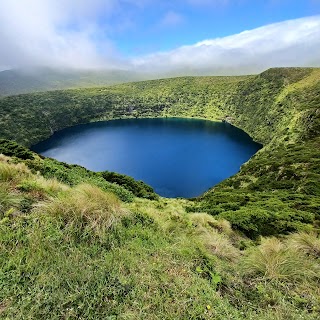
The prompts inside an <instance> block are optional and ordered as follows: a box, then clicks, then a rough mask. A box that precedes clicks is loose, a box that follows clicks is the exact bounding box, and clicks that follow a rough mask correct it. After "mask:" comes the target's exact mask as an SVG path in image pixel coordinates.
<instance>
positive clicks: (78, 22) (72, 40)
mask: <svg viewBox="0 0 320 320" xmlns="http://www.w3.org/2000/svg"><path fill="white" fill-rule="evenodd" d="M126 1H127V2H132V3H134V2H135V1H134V0H126ZM141 1H143V0H140V2H141ZM140 2H139V1H138V4H140ZM120 5H121V1H120V0H90V2H88V1H86V0H1V2H0V41H1V50H0V64H1V65H8V66H11V67H26V66H34V65H40V66H41V65H46V66H52V67H59V66H67V67H83V68H97V67H102V66H103V67H108V66H117V65H119V64H121V62H120V59H119V58H118V56H119V54H117V52H116V50H115V48H114V47H113V44H112V42H111V41H108V33H109V32H111V26H109V25H108V24H107V23H105V27H104V29H101V26H98V25H97V24H96V20H97V19H99V18H100V17H104V18H108V16H111V15H112V14H113V13H114V12H116V11H117V10H119V7H120ZM98 37H101V38H103V42H102V41H101V42H99V43H97V41H96V39H97V38H98Z"/></svg>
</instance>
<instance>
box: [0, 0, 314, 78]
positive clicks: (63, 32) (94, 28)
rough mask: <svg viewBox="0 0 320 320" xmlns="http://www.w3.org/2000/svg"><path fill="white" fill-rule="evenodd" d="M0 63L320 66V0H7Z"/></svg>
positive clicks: (171, 69) (0, 21)
mask: <svg viewBox="0 0 320 320" xmlns="http://www.w3.org/2000/svg"><path fill="white" fill-rule="evenodd" d="M0 42H1V50H0V70H4V69H10V68H25V67H34V66H50V67H54V68H81V69H92V68H95V69H97V68H98V69H101V68H103V69H118V68H121V69H124V70H134V71H139V72H151V73H157V74H160V73H162V74H174V73H177V74H182V73H186V74H243V73H257V72H260V71H262V70H264V69H266V68H269V67H272V66H320V0H184V1H183V0H162V1H161V0H90V1H89V0H1V1H0Z"/></svg>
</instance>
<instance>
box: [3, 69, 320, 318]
mask: <svg viewBox="0 0 320 320" xmlns="http://www.w3.org/2000/svg"><path fill="white" fill-rule="evenodd" d="M319 106H320V70H319V69H299V68H298V69H271V70H267V71H266V72H264V73H262V74H261V75H258V76H249V77H200V78H197V77H185V78H176V79H166V80H157V81H146V82H139V83H132V84H125V85H119V86H114V87H110V88H99V89H81V90H67V91H55V92H48V93H37V94H30V95H29V94H28V95H20V96H14V97H8V98H3V99H0V121H1V126H0V138H7V139H8V138H9V139H15V140H17V141H18V142H19V143H22V144H23V145H25V146H30V145H31V144H32V143H35V142H37V141H39V140H41V139H44V138H46V137H48V136H50V135H51V134H52V133H53V131H55V130H59V129H61V128H64V127H67V126H70V125H73V124H76V123H81V122H88V121H95V120H98V119H112V118H120V117H146V116H149V117H152V116H162V117H164V116H188V117H202V118H206V119H212V120H216V119H225V120H227V121H229V122H232V123H233V124H235V125H237V126H238V127H240V128H242V129H244V130H245V131H247V132H248V133H250V135H251V136H252V137H254V139H255V140H257V141H260V142H262V143H263V144H264V147H263V148H262V149H261V150H260V151H259V152H258V153H257V154H256V155H255V156H254V157H253V158H252V159H251V160H250V161H248V162H247V163H246V164H244V165H243V166H242V168H241V170H240V172H239V173H238V174H237V175H235V176H233V177H231V178H230V179H227V180H226V181H224V182H222V183H221V184H219V185H217V186H215V187H214V188H213V189H212V190H209V191H208V192H207V193H205V194H204V195H203V196H202V197H199V198H197V199H192V200H187V199H165V198H160V197H157V196H155V195H154V194H153V193H152V192H151V190H150V189H149V187H148V186H145V185H143V184H141V183H137V182H135V181H134V180H132V179H130V178H126V177H124V176H117V175H112V174H103V173H94V172H90V171H88V170H86V169H85V168H82V167H79V166H74V165H67V164H64V163H60V162H58V161H55V160H53V159H47V158H43V157H39V156H38V155H36V154H34V153H32V152H31V151H29V150H28V149H26V148H25V147H23V146H21V145H17V144H16V143H15V142H13V141H8V140H1V141H0V154H1V153H4V154H7V155H8V156H10V157H8V156H3V155H0V318H3V319H26V318H27V319H44V318H45V319H62V318H63V319H213V318H214V319H221V320H224V319H259V320H260V319H262V320H269V319H307V320H309V319H310V320H311V319H312V320H313V319H318V318H319V311H320V292H319V268H320V265H319V257H320V239H319V220H320V219H319V208H320V185H319V181H320V170H319V167H320V166H319V164H320V151H319V150H320V149H319V146H320V134H319V133H320V132H319V130H320V126H319ZM119 184H120V185H119ZM127 189H129V190H127ZM150 197H151V198H152V199H153V200H150V199H148V198H150ZM144 198H147V199H144ZM226 219H227V220H226ZM231 227H232V228H231ZM293 232H297V233H293ZM261 235H263V236H270V235H274V236H277V237H278V238H275V237H263V238H260V237H259V236H261Z"/></svg>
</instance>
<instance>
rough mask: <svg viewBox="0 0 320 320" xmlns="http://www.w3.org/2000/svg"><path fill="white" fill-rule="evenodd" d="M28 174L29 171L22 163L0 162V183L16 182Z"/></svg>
mask: <svg viewBox="0 0 320 320" xmlns="http://www.w3.org/2000/svg"><path fill="white" fill-rule="evenodd" d="M29 174H30V170H29V169H28V167H27V166H26V165H25V164H24V163H18V164H10V163H7V162H0V181H18V180H21V179H22V178H23V177H26V176H28V175H29Z"/></svg>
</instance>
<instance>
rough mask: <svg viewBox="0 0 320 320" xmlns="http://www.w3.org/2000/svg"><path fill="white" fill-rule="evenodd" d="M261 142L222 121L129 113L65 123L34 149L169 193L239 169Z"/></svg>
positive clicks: (197, 189)
mask: <svg viewBox="0 0 320 320" xmlns="http://www.w3.org/2000/svg"><path fill="white" fill-rule="evenodd" d="M260 148H261V145H260V144H258V143H256V142H254V141H253V140H252V139H251V138H250V136H249V135H247V134H246V133H245V132H244V131H242V130H240V129H238V128H236V127H234V126H232V125H230V124H228V123H222V122H213V121H207V120H196V119H184V118H156V119H126V120H112V121H102V122H95V123H88V124H82V125H77V126H74V127H70V128H66V129H63V130H61V131H58V132H56V133H54V134H53V135H52V136H51V137H50V138H49V139H47V140H44V141H42V142H40V143H38V144H37V145H35V146H33V147H32V150H34V151H36V152H37V153H39V154H42V155H44V156H46V157H51V158H54V159H57V160H59V161H64V162H66V163H69V164H79V165H81V166H83V167H85V168H87V169H89V170H93V171H106V170H107V171H114V172H118V173H122V174H126V175H129V176H131V177H133V178H135V179H137V180H142V181H144V182H145V183H147V184H149V185H150V186H152V187H153V188H154V190H155V192H157V193H158V194H159V195H161V196H164V197H185V198H190V197H196V196H199V195H201V194H202V193H204V192H205V191H207V190H208V189H209V188H211V187H213V186H214V185H216V184H217V183H219V182H220V181H222V180H224V179H226V178H228V177H230V176H232V175H233V174H235V173H236V172H238V171H239V169H240V166H241V165H242V164H243V163H244V162H246V161H247V160H248V159H249V158H250V157H251V156H252V155H253V154H255V153H256V152H257V151H258V150H259V149H260Z"/></svg>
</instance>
